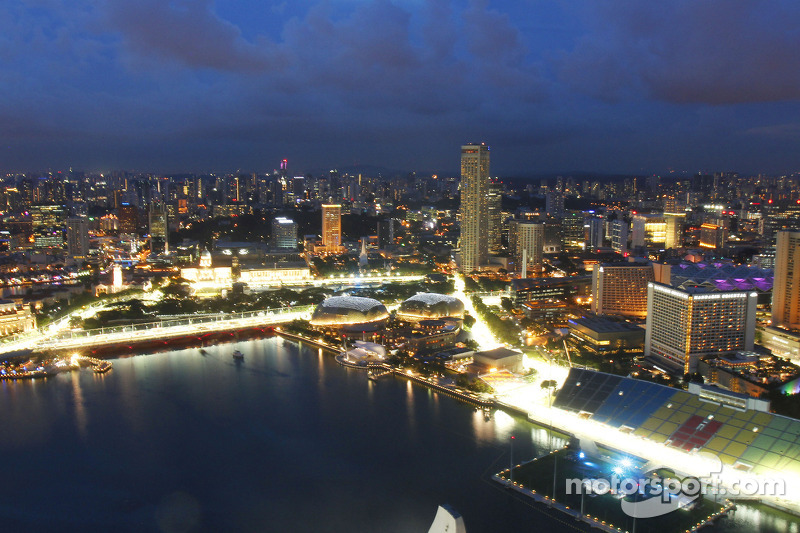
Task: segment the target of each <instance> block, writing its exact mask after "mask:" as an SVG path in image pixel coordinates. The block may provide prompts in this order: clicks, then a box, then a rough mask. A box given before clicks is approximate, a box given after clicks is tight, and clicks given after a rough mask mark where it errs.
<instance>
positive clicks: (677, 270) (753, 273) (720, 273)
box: [670, 262, 774, 292]
mask: <svg viewBox="0 0 800 533" xmlns="http://www.w3.org/2000/svg"><path fill="white" fill-rule="evenodd" d="M773 279H774V275H773V271H772V269H768V268H760V267H756V266H747V265H734V264H732V263H689V262H686V263H681V264H679V265H673V266H672V268H671V272H670V285H672V286H673V287H677V288H681V289H683V288H685V287H689V286H693V285H700V286H705V287H708V288H709V289H712V290H716V291H737V290H739V291H750V290H756V291H758V292H767V291H770V290H772V283H773Z"/></svg>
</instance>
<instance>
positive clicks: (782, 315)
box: [772, 231, 800, 329]
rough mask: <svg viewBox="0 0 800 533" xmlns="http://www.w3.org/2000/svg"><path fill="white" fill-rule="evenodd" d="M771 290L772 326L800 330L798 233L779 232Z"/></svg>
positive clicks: (799, 248)
mask: <svg viewBox="0 0 800 533" xmlns="http://www.w3.org/2000/svg"><path fill="white" fill-rule="evenodd" d="M776 241H777V244H776V249H775V283H774V286H773V288H772V325H773V326H778V327H783V328H787V329H797V328H800V268H798V267H797V263H798V261H800V231H779V232H778V236H777V240H776Z"/></svg>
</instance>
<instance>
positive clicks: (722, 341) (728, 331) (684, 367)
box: [644, 283, 757, 375]
mask: <svg viewBox="0 0 800 533" xmlns="http://www.w3.org/2000/svg"><path fill="white" fill-rule="evenodd" d="M756 300H757V294H756V293H755V292H749V291H726V292H710V291H708V289H706V288H702V287H687V288H686V289H684V290H680V289H674V288H672V287H669V286H667V285H662V284H660V283H648V285H647V332H646V334H645V343H644V355H645V357H650V358H651V360H653V361H655V364H657V365H660V366H661V367H663V368H664V370H667V371H668V372H670V373H673V374H681V375H682V374H687V373H692V372H696V371H697V361H698V360H699V359H701V358H707V357H719V356H721V355H725V354H732V353H736V352H738V351H752V349H753V341H754V337H755V322H756Z"/></svg>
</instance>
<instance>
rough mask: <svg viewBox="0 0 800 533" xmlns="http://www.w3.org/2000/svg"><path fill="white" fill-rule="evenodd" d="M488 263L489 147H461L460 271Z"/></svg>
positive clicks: (465, 271)
mask: <svg viewBox="0 0 800 533" xmlns="http://www.w3.org/2000/svg"><path fill="white" fill-rule="evenodd" d="M488 260H489V147H488V146H487V145H486V144H485V143H481V144H468V145H465V146H462V147H461V272H464V273H467V274H468V273H470V272H472V271H473V270H479V269H480V268H481V266H482V265H485V264H486V263H487V261H488Z"/></svg>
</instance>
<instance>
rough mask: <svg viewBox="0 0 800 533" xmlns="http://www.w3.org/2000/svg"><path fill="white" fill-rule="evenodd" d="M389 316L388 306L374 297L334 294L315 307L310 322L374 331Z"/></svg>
mask: <svg viewBox="0 0 800 533" xmlns="http://www.w3.org/2000/svg"><path fill="white" fill-rule="evenodd" d="M387 318H389V311H387V310H386V306H385V305H383V304H382V303H381V302H379V301H378V300H374V299H372V298H362V297H360V296H332V297H330V298H326V299H325V300H323V301H322V302H321V303H320V304H319V305H317V307H316V308H315V309H314V313H313V314H312V315H311V320H310V323H311V325H312V326H316V327H328V328H335V329H345V330H350V331H374V330H376V329H379V328H380V327H382V326H383V325H384V323H385V322H386V319H387Z"/></svg>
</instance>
